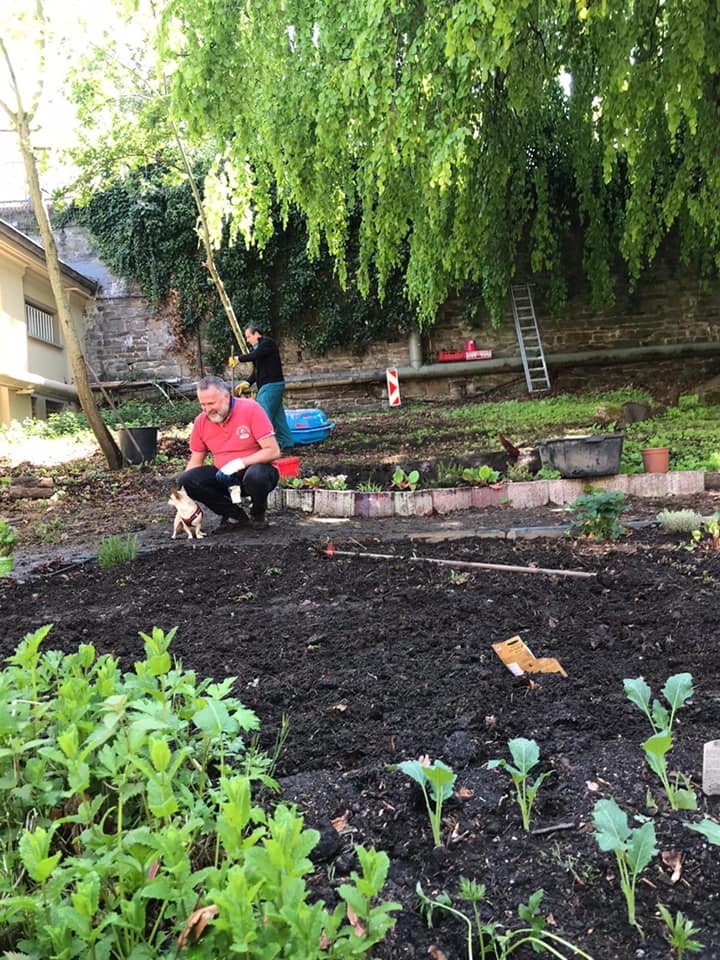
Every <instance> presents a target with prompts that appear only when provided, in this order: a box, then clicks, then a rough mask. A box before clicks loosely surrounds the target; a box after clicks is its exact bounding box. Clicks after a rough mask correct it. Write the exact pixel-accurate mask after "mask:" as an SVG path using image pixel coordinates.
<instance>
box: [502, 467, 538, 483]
mask: <svg viewBox="0 0 720 960" xmlns="http://www.w3.org/2000/svg"><path fill="white" fill-rule="evenodd" d="M505 476H506V477H507V479H508V480H511V481H512V482H514V483H523V482H529V481H531V480H532V479H533V474H532V471H531V470H530V467H528V466H527V465H526V464H524V463H523V464H517V463H510V464H508V467H507V469H506V470H505Z"/></svg>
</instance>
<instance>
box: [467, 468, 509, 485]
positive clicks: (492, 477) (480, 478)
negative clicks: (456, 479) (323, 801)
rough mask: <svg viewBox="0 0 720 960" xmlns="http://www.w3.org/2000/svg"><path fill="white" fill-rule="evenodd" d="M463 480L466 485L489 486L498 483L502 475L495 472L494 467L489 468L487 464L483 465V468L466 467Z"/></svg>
mask: <svg viewBox="0 0 720 960" xmlns="http://www.w3.org/2000/svg"><path fill="white" fill-rule="evenodd" d="M462 478H463V480H464V481H465V483H472V484H475V485H489V484H491V483H497V482H498V480H499V479H500V474H499V473H498V471H497V470H493V468H492V467H488V466H487V464H483V466H482V467H466V468H465V469H464V470H463V472H462Z"/></svg>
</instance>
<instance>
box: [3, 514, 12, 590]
mask: <svg viewBox="0 0 720 960" xmlns="http://www.w3.org/2000/svg"><path fill="white" fill-rule="evenodd" d="M14 549H15V532H14V530H13V529H12V527H11V526H10V524H8V523H6V522H5V521H4V520H0V577H2V576H4V575H5V574H6V573H10V571H11V570H12V568H13V551H14Z"/></svg>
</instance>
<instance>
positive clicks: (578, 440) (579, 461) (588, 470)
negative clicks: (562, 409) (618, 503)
mask: <svg viewBox="0 0 720 960" xmlns="http://www.w3.org/2000/svg"><path fill="white" fill-rule="evenodd" d="M624 439H625V434H624V433H594V434H588V435H587V436H582V437H558V439H556V440H541V441H540V442H539V443H538V452H539V454H540V463H541V464H542V465H543V467H546V468H547V469H549V470H558V471H559V472H560V473H561V474H562V476H563V477H566V478H567V479H570V480H572V479H574V478H576V477H608V476H611V475H612V474H615V473H619V472H620V458H621V457H622V448H623V440H624Z"/></svg>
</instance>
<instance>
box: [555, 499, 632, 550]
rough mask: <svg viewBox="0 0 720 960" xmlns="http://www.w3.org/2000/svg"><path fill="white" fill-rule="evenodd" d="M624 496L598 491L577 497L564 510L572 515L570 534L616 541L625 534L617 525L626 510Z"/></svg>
mask: <svg viewBox="0 0 720 960" xmlns="http://www.w3.org/2000/svg"><path fill="white" fill-rule="evenodd" d="M624 500H625V494H624V493H621V492H620V491H617V490H612V491H611V490H599V491H594V492H591V493H586V494H583V495H582V496H580V497H577V499H576V500H574V501H573V502H572V503H571V504H569V505H568V506H567V507H566V508H565V509H566V510H567V511H569V512H570V513H572V514H573V515H574V519H573V522H572V524H571V526H570V530H569V533H570V534H578V533H579V534H582V536H584V537H589V538H591V539H593V540H598V541H603V540H617V539H618V537H621V536H623V534H624V533H625V532H626V530H625V528H624V527H622V526H621V525H620V524H619V523H618V518H619V517H620V514H621V513H622V512H623V511H624V510H627V509H628V506H627V504H626V503H625V502H624Z"/></svg>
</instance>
